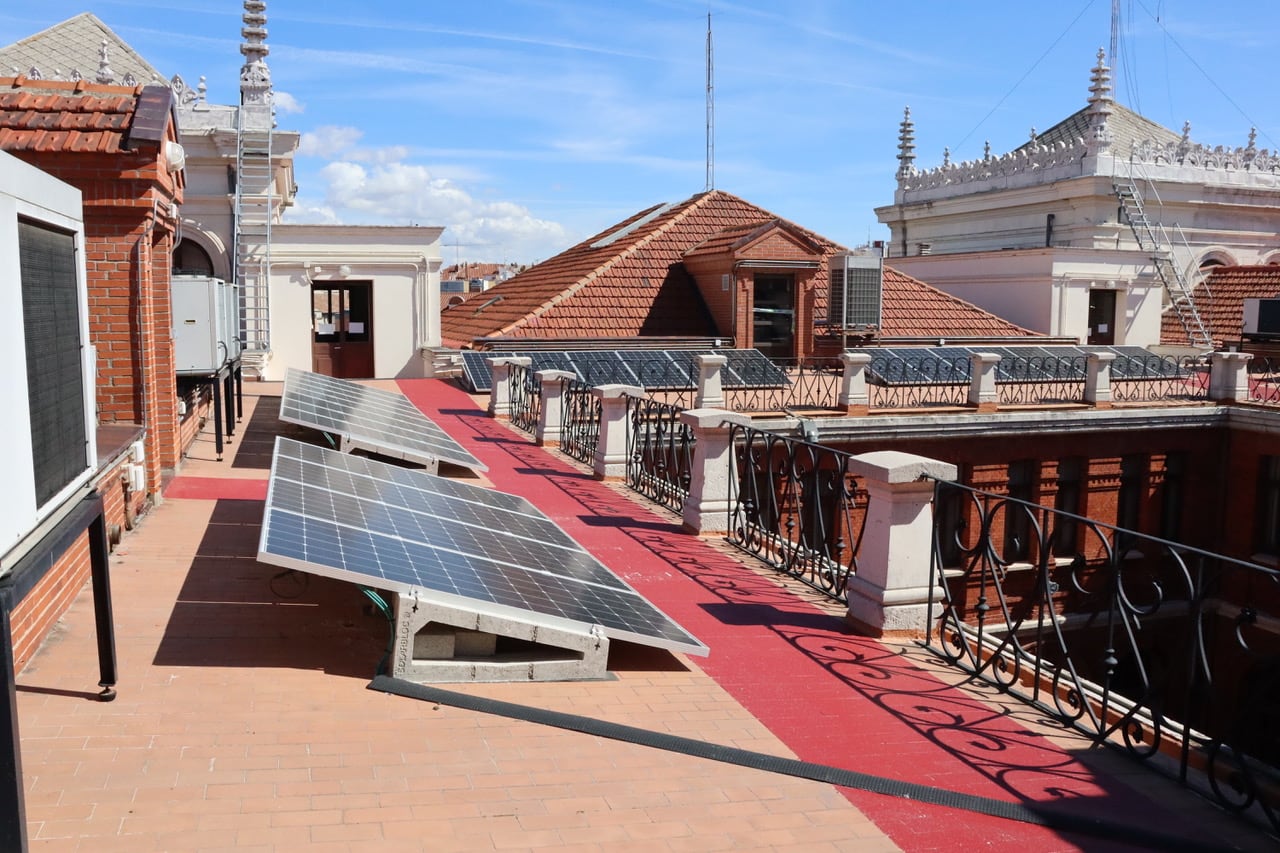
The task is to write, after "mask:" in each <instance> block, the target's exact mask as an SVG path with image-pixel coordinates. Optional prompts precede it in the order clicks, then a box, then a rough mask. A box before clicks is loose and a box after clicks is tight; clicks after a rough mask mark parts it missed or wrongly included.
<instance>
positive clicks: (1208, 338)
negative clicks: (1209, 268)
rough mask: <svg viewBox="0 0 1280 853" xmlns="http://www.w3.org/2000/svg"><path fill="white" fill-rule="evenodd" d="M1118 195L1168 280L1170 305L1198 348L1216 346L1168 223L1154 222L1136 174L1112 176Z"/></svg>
mask: <svg viewBox="0 0 1280 853" xmlns="http://www.w3.org/2000/svg"><path fill="white" fill-rule="evenodd" d="M1112 186H1113V187H1114V189H1115V193H1116V198H1117V199H1119V201H1120V207H1121V209H1122V210H1123V211H1124V216H1125V219H1126V220H1128V222H1129V227H1130V228H1132V229H1133V236H1134V238H1135V239H1137V241H1138V248H1139V249H1141V250H1142V251H1144V252H1147V253H1149V254H1150V255H1151V261H1152V263H1153V264H1154V265H1155V268H1156V275H1158V276H1159V277H1160V281H1161V282H1163V283H1164V289H1165V293H1166V294H1168V296H1169V303H1170V307H1171V308H1172V309H1173V311H1174V312H1175V313H1176V314H1177V316H1178V322H1180V323H1181V324H1182V328H1183V329H1184V330H1186V333H1187V338H1188V339H1189V340H1190V341H1191V344H1192V345H1193V346H1195V347H1196V348H1197V349H1201V350H1204V351H1208V350H1211V349H1213V335H1212V334H1211V333H1210V332H1209V329H1208V327H1206V326H1205V324H1204V319H1203V318H1202V317H1201V316H1200V311H1199V310H1198V309H1197V308H1196V303H1195V299H1194V298H1192V286H1191V283H1190V282H1188V281H1187V277H1186V276H1185V275H1184V274H1183V272H1182V268H1181V267H1180V266H1179V265H1178V264H1177V263H1176V262H1175V260H1174V257H1173V251H1172V249H1171V248H1170V246H1171V244H1172V241H1171V240H1170V238H1169V234H1168V232H1167V231H1166V230H1165V228H1164V225H1162V224H1161V223H1159V222H1156V223H1152V222H1151V219H1150V217H1149V216H1148V215H1147V210H1146V207H1145V206H1144V204H1143V202H1142V193H1141V191H1139V189H1138V184H1137V182H1136V181H1134V179H1133V176H1132V175H1115V176H1114V177H1113V178H1112Z"/></svg>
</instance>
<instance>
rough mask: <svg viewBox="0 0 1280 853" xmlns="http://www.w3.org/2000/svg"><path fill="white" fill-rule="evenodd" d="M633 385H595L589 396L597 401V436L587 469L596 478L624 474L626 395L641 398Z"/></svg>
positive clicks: (619, 477) (639, 392)
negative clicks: (598, 408)
mask: <svg viewBox="0 0 1280 853" xmlns="http://www.w3.org/2000/svg"><path fill="white" fill-rule="evenodd" d="M644 393H645V392H644V389H643V388H637V387H635V386H634V385H597V386H596V387H595V388H592V389H591V396H592V397H594V398H596V399H597V400H599V401H600V438H599V440H598V441H597V442H596V455H595V457H594V458H593V459H592V462H591V469H592V471H594V472H595V476H596V479H597V480H617V479H621V478H622V477H625V476H626V475H627V397H628V396H631V397H643V396H644Z"/></svg>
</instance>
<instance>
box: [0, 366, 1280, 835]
mask: <svg viewBox="0 0 1280 853" xmlns="http://www.w3.org/2000/svg"><path fill="white" fill-rule="evenodd" d="M384 387H389V388H390V387H395V386H394V385H393V384H391V383H386V384H385V385H384ZM399 387H400V388H401V390H403V391H404V392H405V393H406V394H407V395H408V396H409V397H410V399H412V400H413V401H414V402H415V403H416V404H417V405H418V406H419V407H420V408H422V409H423V410H424V411H425V412H426V413H427V414H428V415H429V416H430V417H431V418H432V419H433V420H435V421H436V423H438V424H440V425H441V426H442V427H443V428H444V429H445V430H447V431H448V432H449V433H450V434H452V435H453V436H454V437H455V438H457V439H458V440H459V441H460V442H461V443H462V444H463V445H464V446H465V447H466V448H467V449H468V450H469V451H470V452H472V453H473V454H474V455H475V456H476V457H478V458H479V459H480V460H481V461H482V462H484V463H485V464H486V465H487V466H488V469H489V470H488V472H487V473H486V474H485V475H483V476H484V477H486V478H487V483H489V484H492V485H493V486H495V487H497V488H500V489H502V490H504V491H509V492H513V493H516V494H521V495H523V496H525V497H527V498H529V499H530V500H531V501H533V502H534V503H535V504H536V505H537V506H538V507H539V508H540V509H542V510H543V511H544V512H545V513H546V514H547V515H549V516H550V517H551V518H553V519H554V520H555V521H556V522H557V523H559V524H560V525H561V526H562V527H563V528H564V529H565V530H566V531H567V532H568V533H569V534H570V535H571V536H573V537H574V538H575V539H576V540H577V541H579V542H580V543H582V544H583V545H584V546H586V547H587V548H588V549H589V550H590V551H591V552H592V553H593V554H595V555H596V556H597V557H598V558H600V559H601V560H602V561H603V562H605V563H606V564H607V565H609V566H611V567H612V568H613V569H614V570H615V571H617V572H618V573H619V574H621V575H622V576H623V577H624V579H625V580H626V581H627V582H628V583H630V584H631V585H633V586H634V587H636V588H637V589H638V590H639V591H640V592H641V593H642V594H644V595H645V596H646V597H648V598H649V599H650V600H651V601H653V602H654V603H655V604H657V605H658V606H659V607H661V608H662V609H663V610H665V611H666V612H667V613H669V614H670V615H671V616H673V617H674V618H675V619H677V620H678V621H679V622H680V623H681V624H682V625H684V626H685V627H686V628H688V629H689V630H690V631H691V632H692V633H694V634H695V635H696V636H698V637H699V638H700V639H701V640H703V641H704V642H705V643H706V644H707V645H708V646H710V649H711V654H710V656H709V657H707V658H705V659H702V658H699V659H690V658H686V657H684V656H682V655H678V654H672V653H669V652H665V651H658V650H653V649H647V648H642V647H639V646H634V645H629V644H627V643H622V642H615V643H613V644H612V646H611V649H610V659H609V671H610V674H611V677H610V678H609V679H608V680H602V681H591V682H565V683H528V684H524V683H519V684H475V685H462V686H458V685H450V686H449V687H448V690H447V691H446V692H444V693H441V694H440V695H438V696H436V697H435V701H429V702H424V701H416V700H414V699H410V698H405V697H402V696H393V695H388V694H386V693H383V692H379V691H376V690H370V689H368V687H369V684H370V680H371V679H372V678H373V677H374V675H375V673H376V671H377V667H378V663H379V660H380V659H381V658H382V656H383V654H384V651H385V648H386V641H387V624H386V622H385V620H384V619H383V617H382V616H381V615H379V614H378V613H377V612H376V611H374V610H372V609H371V608H369V607H368V606H367V603H366V600H365V599H364V598H363V596H361V595H360V594H359V592H358V591H357V590H356V589H355V588H354V587H353V586H351V585H349V584H345V583H340V582H337V581H333V580H329V579H326V578H322V577H318V576H308V575H302V574H294V573H286V572H281V571H280V570H278V569H276V568H274V567H270V566H266V565H263V564H261V563H258V562H257V561H256V560H255V559H254V555H255V554H256V549H257V541H258V531H259V524H260V521H261V515H262V506H263V503H262V502H263V498H264V496H265V485H266V476H267V468H268V466H269V462H270V452H271V443H272V440H273V439H274V437H275V435H277V434H285V435H291V436H294V437H300V438H304V439H308V438H310V439H312V440H314V437H315V434H314V433H308V432H307V431H305V430H302V429H301V428H297V427H293V426H290V425H288V424H284V423H281V422H280V421H279V420H278V419H277V413H278V406H279V397H278V395H279V393H280V392H279V387H278V386H275V385H271V384H266V383H255V384H252V385H250V386H249V395H248V396H247V398H246V412H245V423H244V425H243V428H242V429H241V430H240V434H239V435H238V436H237V437H236V439H235V441H234V443H233V444H231V445H230V448H229V450H230V452H229V453H227V454H226V455H225V461H224V462H221V463H217V462H214V461H213V460H214V458H215V454H214V451H213V446H212V445H213V438H212V436H206V435H202V436H201V438H200V440H198V441H197V443H196V445H195V447H194V449H193V451H192V453H191V456H190V458H189V459H188V461H187V463H186V465H185V467H184V468H183V470H182V472H181V476H179V477H178V478H177V479H176V480H174V482H173V483H172V484H171V485H170V487H169V490H168V492H167V495H166V500H165V501H164V503H162V504H161V505H159V506H157V507H156V508H154V509H153V510H152V511H151V512H150V513H149V514H148V515H147V516H145V517H144V518H143V519H142V521H141V524H140V527H139V528H138V529H137V530H135V531H134V532H133V533H132V534H131V535H130V536H129V537H127V538H126V539H125V541H124V542H123V544H122V545H121V546H120V547H119V548H117V550H116V551H115V553H114V554H113V556H112V558H111V569H112V583H113V594H114V608H115V621H116V630H117V644H118V655H119V671H120V683H119V685H118V688H117V689H118V698H116V699H115V701H114V702H111V703H101V702H98V701H97V700H96V691H95V689H94V686H95V684H96V682H97V679H98V673H97V669H96V653H95V638H94V627H93V626H94V622H93V609H92V606H91V602H90V600H89V595H88V592H87V590H86V591H85V592H84V593H83V594H82V595H81V598H80V600H78V601H77V604H76V605H75V606H74V607H73V609H72V610H71V611H70V612H69V613H68V614H67V616H66V617H65V618H64V619H63V620H62V622H61V623H60V625H59V627H58V628H57V629H56V630H55V631H54V632H53V633H52V634H51V636H50V638H49V640H48V641H47V642H46V644H45V646H44V647H43V648H42V650H41V651H40V653H39V654H38V655H37V656H36V658H35V659H34V660H33V661H32V663H31V664H30V665H29V666H28V667H27V668H26V670H24V672H23V673H22V675H21V676H20V678H19V684H18V704H19V711H20V715H21V732H22V738H23V742H22V760H23V769H24V771H25V778H26V782H27V785H26V791H27V794H26V796H27V799H26V810H27V817H28V821H29V824H30V837H31V839H32V849H35V850H94V851H109V850H129V851H139V850H159V849H167V850H207V851H213V850H231V849H235V850H237V851H246V850H249V851H256V850H263V851H266V850H292V849H302V848H305V849H308V850H367V849H378V850H380V851H382V850H401V849H403V850H423V849H430V850H469V851H470V850H533V849H547V850H609V851H617V850H645V851H650V850H699V851H704V850H730V849H732V850H747V849H769V850H804V851H819V850H858V851H867V850H870V851H874V850H897V849H901V850H908V851H916V850H943V849H946V850H953V849H972V848H981V849H988V850H1015V849H1016V850H1024V849H1035V850H1045V851H1048V850H1084V849H1088V850H1105V849H1115V850H1120V849H1133V848H1134V847H1135V846H1149V847H1153V848H1157V849H1169V848H1170V847H1171V846H1172V845H1174V844H1175V843H1176V844H1178V845H1180V846H1183V847H1195V846H1199V847H1202V848H1204V849H1223V848H1236V849H1245V850H1272V849H1274V848H1275V843H1276V840H1275V839H1274V838H1272V837H1268V836H1265V835H1263V834H1261V833H1258V832H1256V831H1255V830H1252V829H1250V828H1249V827H1247V826H1243V825H1240V824H1238V823H1236V822H1234V821H1232V820H1230V819H1229V818H1228V817H1227V816H1226V815H1225V814H1224V813H1222V812H1221V811H1219V810H1217V809H1215V808H1214V807H1213V806H1211V805H1210V804H1209V803H1207V802H1206V801H1203V800H1201V799H1199V798H1197V797H1195V796H1194V795H1192V794H1190V793H1188V792H1187V791H1185V790H1182V789H1180V788H1178V787H1176V786H1175V785H1173V784H1172V783H1169V782H1167V781H1165V780H1164V779H1162V778H1161V777H1159V776H1158V775H1156V774H1152V773H1150V772H1148V771H1147V770H1145V769H1144V768H1142V767H1137V766H1134V765H1133V764H1130V763H1129V762H1126V761H1124V760H1123V759H1121V758H1120V757H1118V756H1115V755H1112V754H1111V753H1109V752H1107V751H1102V750H1094V749H1091V748H1090V746H1089V744H1088V742H1087V741H1086V740H1085V739H1083V738H1082V737H1079V736H1077V735H1075V734H1072V733H1071V732H1068V731H1065V730H1063V729H1061V728H1059V727H1053V726H1049V725H1045V724H1044V721H1043V720H1042V719H1041V715H1040V714H1038V713H1036V712H1035V711H1033V710H1031V709H1028V708H1026V707H1024V706H1022V705H1019V704H1012V703H1010V701H1009V700H1007V699H1006V698H1004V697H1002V696H999V695H998V694H996V693H995V692H994V691H990V690H987V689H985V688H981V687H977V686H965V685H963V684H960V683H958V679H959V676H958V675H957V674H955V673H954V672H952V671H949V670H947V669H945V668H944V667H943V666H942V665H941V664H940V662H939V661H938V660H937V659H936V658H934V657H933V656H931V655H928V654H926V653H925V652H924V651H923V650H921V649H920V648H919V647H918V646H916V645H915V644H913V643H909V642H904V643H895V642H881V641H875V640H871V639H867V638H864V637H859V636H855V635H852V634H850V633H848V632H847V629H846V627H845V622H844V620H843V616H844V608H843V607H840V606H838V605H836V604H835V603H834V602H827V601H824V600H823V599H821V598H820V597H818V596H817V595H816V594H814V593H811V592H809V591H807V590H806V589H805V588H803V587H800V586H798V585H791V584H790V582H789V581H787V580H786V579H784V578H781V577H779V576H777V575H775V574H773V573H772V572H770V571H768V570H767V569H765V568H764V567H763V566H762V565H761V566H756V565H752V564H751V563H750V562H749V561H748V562H744V561H743V559H742V558H741V557H740V556H739V555H738V554H737V553H736V552H733V551H731V550H729V548H728V546H726V545H725V544H724V543H721V542H719V541H716V540H711V539H701V538H698V537H695V536H692V535H690V534H688V533H685V532H683V531H682V529H681V526H680V521H679V518H678V517H677V516H676V515H675V514H672V513H668V512H667V511H666V510H663V509H661V508H658V507H655V506H654V505H652V504H648V503H644V502H642V501H641V499H640V498H638V497H637V496H635V495H634V494H633V493H629V492H627V491H625V490H624V489H622V488H621V487H620V486H619V485H616V484H612V483H608V482H601V481H599V480H596V479H594V478H593V477H592V476H591V474H590V472H589V471H588V470H587V469H586V468H585V467H580V466H577V465H576V464H575V463H573V462H571V461H568V460H566V459H565V457H564V456H562V455H559V454H555V453H553V452H549V451H547V450H544V449H542V448H539V447H537V446H534V445H532V444H530V443H529V441H528V438H527V436H526V435H524V434H521V433H518V432H517V431H515V430H514V429H513V428H512V427H510V426H509V425H507V424H505V423H503V422H501V421H498V420H494V419H491V418H489V417H488V416H487V415H486V414H485V411H484V404H483V402H477V401H476V400H475V399H474V398H471V397H468V396H467V395H465V394H464V393H462V392H461V391H460V390H458V389H457V388H456V386H454V385H452V384H450V383H445V382H441V381H437V380H410V381H405V382H401V383H399ZM451 474H452V475H454V476H458V477H464V478H468V479H472V480H473V481H475V482H486V481H483V480H480V479H479V478H480V476H481V475H476V474H472V473H471V472H465V471H462V470H461V469H457V470H454V471H452V472H451ZM475 698H480V699H493V700H501V701H503V702H507V703H513V704H514V705H517V706H520V708H515V709H512V708H504V707H495V708H493V709H492V710H493V711H497V712H498V713H491V712H482V711H476V710H467V709H465V708H463V707H461V705H462V704H463V703H464V700H467V699H475ZM521 709H524V710H521ZM529 709H533V711H530V710H529ZM534 711H542V712H545V711H554V712H563V713H564V714H566V715H571V719H569V720H562V722H568V723H573V724H581V727H582V728H587V729H595V728H598V727H599V725H600V724H608V723H614V724H619V725H621V726H629V727H634V729H638V730H641V731H642V735H643V733H648V734H647V735H645V736H642V738H641V739H642V740H645V741H647V742H649V743H651V744H653V745H646V744H645V743H634V742H630V741H629V740H627V739H625V736H627V735H629V734H630V733H631V732H629V731H628V730H622V729H616V730H613V731H612V732H609V734H613V735H620V736H623V737H624V739H618V738H617V737H606V736H603V735H602V734H592V733H584V732H582V731H574V730H573V729H571V728H562V727H557V726H553V725H546V724H542V723H538V722H531V721H529V720H527V719H522V717H530V716H535V713H534ZM663 736H675V737H674V739H673V738H666V739H665V740H664V738H663ZM679 739H685V740H679ZM698 744H700V745H704V746H705V745H707V744H712V745H720V746H723V747H729V748H733V749H736V750H740V751H741V752H732V751H729V750H719V751H717V750H713V749H706V748H704V749H691V748H690V747H691V746H693V745H698ZM665 747H676V748H674V749H673V748H665ZM680 747H683V748H684V751H681V750H680ZM690 752H697V753H699V755H693V754H689V753H690ZM703 754H710V755H711V757H699V756H700V755H703ZM788 759H800V760H801V761H802V762H807V764H796V763H789V762H788V761H787V760H788ZM735 760H742V761H743V762H744V763H745V765H746V766H744V764H739V763H733V762H734V761H735ZM752 765H754V766H752ZM792 774H799V775H792ZM829 780H835V781H837V782H838V783H839V786H837V785H836V784H832V782H831V781H829ZM881 788H883V789H887V790H889V792H890V793H889V794H885V793H878V792H876V791H875V790H872V789H881ZM930 801H933V802H943V803H947V805H938V804H933V803H931V802H930ZM996 814H1002V815H1003V816H996ZM1046 823H1048V824H1049V826H1046V825H1044V824H1046Z"/></svg>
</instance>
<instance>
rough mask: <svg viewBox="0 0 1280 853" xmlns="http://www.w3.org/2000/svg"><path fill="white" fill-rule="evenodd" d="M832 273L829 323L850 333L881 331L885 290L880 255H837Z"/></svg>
mask: <svg viewBox="0 0 1280 853" xmlns="http://www.w3.org/2000/svg"><path fill="white" fill-rule="evenodd" d="M830 272H831V275H830V276H829V278H830V282H831V290H830V293H829V294H828V297H827V322H828V323H829V324H830V325H833V326H839V327H843V328H844V329H847V330H849V331H858V332H867V331H875V330H878V329H879V328H880V309H881V303H882V301H883V300H882V298H881V297H882V295H883V291H884V258H882V257H880V256H878V255H836V256H835V257H833V258H832V259H831V268H830Z"/></svg>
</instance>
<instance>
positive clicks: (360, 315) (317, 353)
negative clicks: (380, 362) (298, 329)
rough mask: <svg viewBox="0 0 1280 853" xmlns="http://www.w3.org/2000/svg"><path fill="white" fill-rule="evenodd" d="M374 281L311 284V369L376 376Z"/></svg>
mask: <svg viewBox="0 0 1280 853" xmlns="http://www.w3.org/2000/svg"><path fill="white" fill-rule="evenodd" d="M372 321H373V285H372V284H371V283H370V282H367V281H360V282H347V281H344V282H327V281H326V282H316V283H313V284H312V285H311V333H312V334H311V369H312V370H313V371H315V372H316V373H322V374H324V375H325V376H335V377H338V378H339V379H370V378H372V377H373V322H372Z"/></svg>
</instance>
